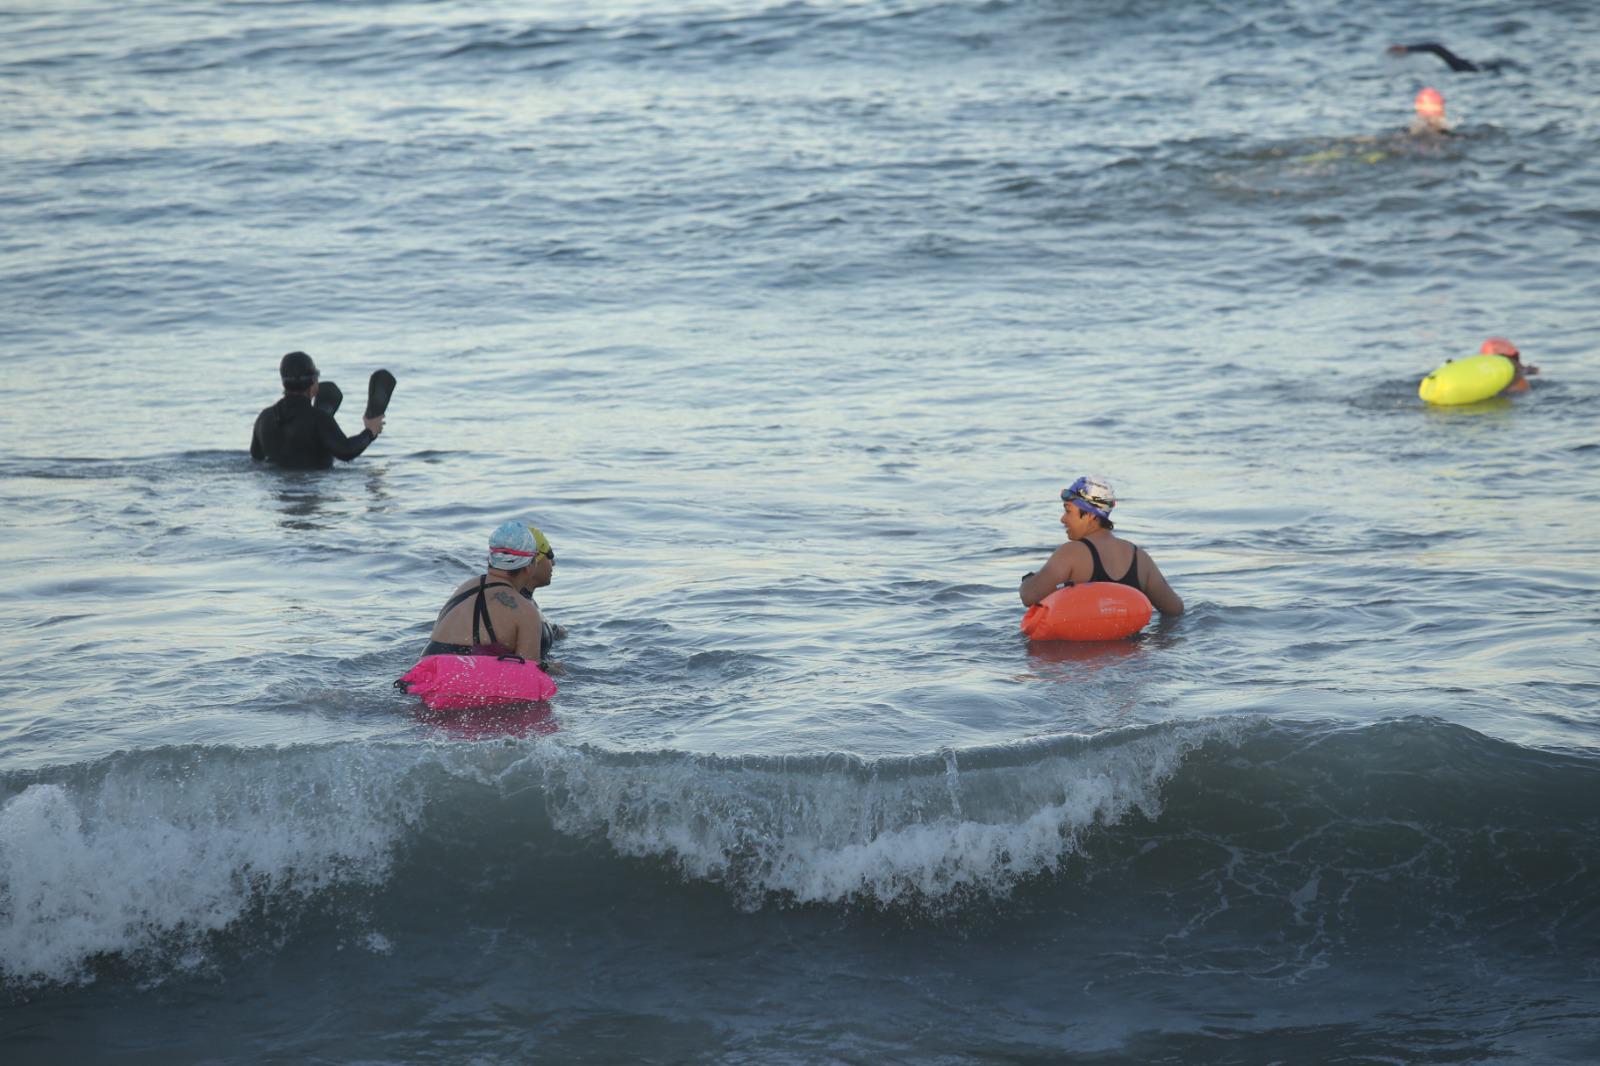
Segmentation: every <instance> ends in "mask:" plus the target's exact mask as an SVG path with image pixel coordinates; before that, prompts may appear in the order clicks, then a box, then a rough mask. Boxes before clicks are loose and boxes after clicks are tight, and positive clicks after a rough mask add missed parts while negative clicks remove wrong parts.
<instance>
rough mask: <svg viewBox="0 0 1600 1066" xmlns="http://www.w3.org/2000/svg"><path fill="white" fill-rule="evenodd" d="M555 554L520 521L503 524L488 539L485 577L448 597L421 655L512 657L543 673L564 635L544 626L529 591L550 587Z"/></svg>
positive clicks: (547, 544) (535, 532) (557, 628)
mask: <svg viewBox="0 0 1600 1066" xmlns="http://www.w3.org/2000/svg"><path fill="white" fill-rule="evenodd" d="M554 568H555V551H554V549H552V548H551V547H550V541H549V540H548V539H547V538H546V537H545V535H544V534H543V533H541V532H539V531H538V530H537V529H535V528H534V527H532V526H529V525H527V524H526V523H524V522H517V521H511V522H502V523H501V524H500V525H499V526H497V527H496V528H495V531H494V532H493V533H491V534H490V535H489V560H488V566H487V567H485V572H484V573H483V574H480V575H478V576H476V577H472V578H469V579H468V580H466V581H464V582H462V584H461V585H460V586H458V587H457V588H456V590H455V592H453V593H451V595H450V599H449V600H447V601H446V602H445V605H444V606H443V607H442V608H440V610H439V616H438V617H437V618H436V619H435V620H434V623H433V632H432V633H431V634H430V635H429V638H428V646H427V648H426V649H424V651H423V653H422V654H423V656H424V657H426V656H429V655H516V656H519V657H521V658H523V659H525V660H527V661H528V662H530V663H538V664H539V667H540V669H548V666H547V657H548V655H549V651H550V645H551V644H552V643H553V642H554V641H555V640H557V639H559V638H560V637H562V636H564V635H565V631H563V630H561V629H560V628H559V627H557V626H549V625H546V624H545V621H544V619H543V618H542V617H541V616H540V614H539V605H538V604H536V603H534V602H533V590H534V589H537V588H543V587H544V586H546V585H548V584H550V578H551V575H552V573H553V572H554Z"/></svg>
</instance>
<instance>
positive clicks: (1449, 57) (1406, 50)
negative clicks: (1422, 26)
mask: <svg viewBox="0 0 1600 1066" xmlns="http://www.w3.org/2000/svg"><path fill="white" fill-rule="evenodd" d="M1412 52H1431V53H1432V54H1433V55H1436V56H1438V57H1439V58H1440V59H1442V60H1444V61H1445V62H1446V63H1447V64H1449V66H1450V69H1451V70H1453V71H1455V72H1456V73H1457V74H1477V73H1478V72H1480V71H1483V72H1487V73H1491V74H1497V73H1499V71H1500V68H1501V67H1503V66H1505V65H1506V62H1505V61H1504V60H1501V59H1492V60H1489V61H1488V62H1486V63H1474V62H1473V61H1472V60H1470V59H1462V58H1461V57H1460V56H1458V55H1456V54H1455V53H1454V52H1452V51H1450V49H1448V48H1446V47H1445V46H1444V45H1442V44H1435V43H1434V42H1432V41H1424V42H1423V43H1422V44H1392V45H1390V46H1389V54H1390V55H1392V56H1403V55H1410V54H1411V53H1412Z"/></svg>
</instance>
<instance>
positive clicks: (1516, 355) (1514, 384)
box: [1478, 337, 1539, 396]
mask: <svg viewBox="0 0 1600 1066" xmlns="http://www.w3.org/2000/svg"><path fill="white" fill-rule="evenodd" d="M1478 354H1479V355H1503V356H1505V357H1506V358H1507V359H1509V360H1511V366H1512V368H1513V369H1514V370H1515V371H1516V376H1515V377H1513V378H1512V379H1511V384H1509V385H1507V386H1506V387H1505V388H1503V389H1501V390H1500V395H1502V396H1505V395H1507V394H1509V393H1513V392H1527V391H1528V387H1529V386H1528V377H1529V375H1531V374H1537V373H1538V372H1539V368H1538V367H1536V366H1523V365H1522V353H1521V352H1519V351H1518V350H1517V346H1516V345H1515V344H1512V343H1511V342H1510V341H1508V340H1506V339H1505V338H1504V337H1490V338H1489V339H1488V340H1486V341H1484V342H1483V347H1481V348H1479V349H1478Z"/></svg>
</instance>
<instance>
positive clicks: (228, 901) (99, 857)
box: [0, 748, 422, 983]
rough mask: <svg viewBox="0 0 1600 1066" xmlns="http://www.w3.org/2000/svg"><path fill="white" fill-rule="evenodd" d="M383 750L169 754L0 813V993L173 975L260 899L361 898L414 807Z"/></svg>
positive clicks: (27, 798) (88, 776)
mask: <svg viewBox="0 0 1600 1066" xmlns="http://www.w3.org/2000/svg"><path fill="white" fill-rule="evenodd" d="M395 757H396V753H393V752H385V751H383V750H366V751H360V750H354V749H350V748H342V749H327V750H307V749H290V750H283V751H278V750H272V751H260V750H256V751H251V752H239V751H233V750H228V749H181V750H179V749H169V750H165V751H162V752H156V753H141V754H140V755H136V756H127V755H124V756H114V757H112V759H111V760H108V763H109V765H104V764H103V765H101V766H100V767H98V768H97V769H96V771H95V772H79V773H75V774H72V775H70V776H71V777H72V778H73V779H71V780H67V781H55V782H42V783H35V784H31V785H29V786H28V787H27V788H25V789H24V790H23V791H22V792H21V793H19V794H17V795H14V796H12V797H11V798H10V799H9V800H8V801H6V802H5V803H4V805H0V979H3V980H6V981H19V982H23V983H39V982H66V981H76V980H85V979H88V978H90V976H91V973H90V970H89V963H90V962H91V960H93V959H94V958H95V957H96V956H99V955H104V954H117V955H121V956H123V957H125V958H128V959H131V960H138V959H139V958H140V957H141V956H151V955H160V956H162V957H163V959H164V960H165V961H166V962H167V963H168V964H169V965H172V964H176V965H179V966H182V965H184V964H185V963H186V962H188V963H192V962H194V961H195V960H198V959H199V958H202V957H203V954H204V947H205V939H206V938H207V937H208V936H210V935H211V934H214V933H216V932H218V931H220V930H223V929H225V928H227V927H229V926H230V925H233V924H234V923H235V922H237V921H238V920H239V919H240V918H241V917H242V916H244V915H245V914H246V913H247V912H248V911H249V910H250V909H251V908H252V907H253V906H255V905H257V904H259V903H260V901H262V900H263V899H265V898H267V897H270V896H274V895H281V894H285V893H288V894H292V895H297V896H300V897H304V896H308V895H310V894H311V893H313V892H316V891H319V890H322V889H325V888H327V887H329V886H332V885H336V884H352V883H354V884H376V883H379V882H381V881H382V880H383V879H384V878H385V877H386V876H387V873H388V869H389V865H390V862H391V856H392V853H393V850H394V847H395V844H396V843H397V841H399V840H400V839H401V838H402V837H403V835H404V833H405V831H406V828H407V826H408V825H409V824H410V823H412V822H413V821H414V820H415V818H416V815H417V812H418V810H419V809H420V807H421V803H422V798H421V796H420V795H419V794H417V790H416V789H415V788H414V787H411V786H409V785H408V784H407V781H408V780H409V778H408V775H406V774H405V773H403V772H400V773H397V772H395V768H394V767H391V766H388V765H387V763H389V762H392V761H393V759H394V758H395Z"/></svg>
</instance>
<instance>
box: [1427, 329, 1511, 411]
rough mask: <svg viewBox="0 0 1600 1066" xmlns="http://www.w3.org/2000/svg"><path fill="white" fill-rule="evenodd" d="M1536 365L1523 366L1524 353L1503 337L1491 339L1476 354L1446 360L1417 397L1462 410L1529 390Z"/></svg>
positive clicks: (1429, 378)
mask: <svg viewBox="0 0 1600 1066" xmlns="http://www.w3.org/2000/svg"><path fill="white" fill-rule="evenodd" d="M1538 372H1539V368H1538V367H1536V366H1523V365H1522V353H1521V352H1520V351H1518V350H1517V346H1516V345H1515V344H1513V343H1511V342H1510V341H1508V340H1507V339H1506V338H1504V337H1490V338H1489V339H1488V340H1486V341H1484V342H1483V345H1482V346H1481V347H1479V349H1478V354H1477V355H1469V356H1467V357H1466V358H1465V359H1446V360H1445V362H1444V365H1443V366H1441V367H1439V369H1437V370H1435V371H1434V372H1433V373H1431V374H1429V375H1428V376H1427V377H1425V378H1423V379H1422V381H1421V383H1420V384H1419V385H1418V386H1417V395H1418V396H1419V397H1421V398H1422V400H1423V402H1424V403H1430V404H1433V405H1434V406H1436V407H1460V406H1462V405H1463V404H1469V403H1478V402H1479V401H1480V400H1487V399H1490V398H1492V397H1495V396H1509V395H1511V394H1512V393H1517V392H1527V391H1528V388H1529V386H1528V377H1529V375H1532V374H1537V373H1538Z"/></svg>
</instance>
